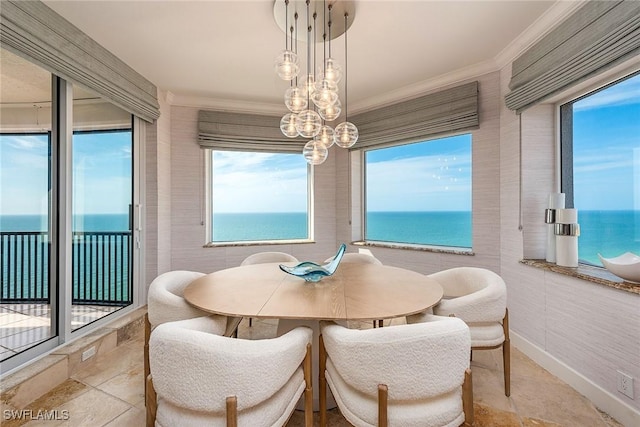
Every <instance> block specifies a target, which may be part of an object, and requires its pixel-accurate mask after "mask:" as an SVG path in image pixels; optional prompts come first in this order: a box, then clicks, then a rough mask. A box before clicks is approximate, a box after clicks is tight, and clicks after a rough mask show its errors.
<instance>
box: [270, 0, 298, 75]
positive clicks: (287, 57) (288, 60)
mask: <svg viewBox="0 0 640 427" xmlns="http://www.w3.org/2000/svg"><path fill="white" fill-rule="evenodd" d="M284 4H285V13H286V17H285V20H286V22H285V28H288V27H289V20H288V18H289V0H284ZM291 44H292V45H293V39H292V40H291ZM275 66H276V73H278V76H279V77H280V78H281V79H282V80H293V79H294V78H296V77H297V76H298V71H299V70H300V66H299V65H298V55H297V54H296V53H295V52H294V51H293V46H292V48H291V49H289V43H288V36H287V31H285V32H284V50H283V51H282V52H280V54H279V55H278V57H277V58H276V64H275Z"/></svg>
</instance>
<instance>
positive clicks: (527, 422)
mask: <svg viewBox="0 0 640 427" xmlns="http://www.w3.org/2000/svg"><path fill="white" fill-rule="evenodd" d="M522 427H562V425H561V424H556V423H553V422H551V421H543V420H536V419H535V418H524V419H523V420H522Z"/></svg>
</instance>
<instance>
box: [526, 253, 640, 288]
mask: <svg viewBox="0 0 640 427" xmlns="http://www.w3.org/2000/svg"><path fill="white" fill-rule="evenodd" d="M520 262H521V263H522V264H525V265H529V266H531V267H535V268H541V269H543V270H547V271H553V272H554V273H559V274H564V275H565V276H571V277H576V278H578V279H582V280H587V281H589V282H593V283H598V284H600V285H604V286H608V287H610V288H616V289H620V290H623V291H627V292H631V293H633V294H637V295H640V284H638V283H632V282H627V281H626V280H624V279H621V278H619V277H618V276H616V275H614V274H613V273H611V272H609V271H607V270H606V269H604V268H601V267H594V266H590V265H585V264H580V265H579V266H578V267H562V266H559V265H557V264H554V263H552V262H547V261H545V260H543V259H523V260H521V261H520Z"/></svg>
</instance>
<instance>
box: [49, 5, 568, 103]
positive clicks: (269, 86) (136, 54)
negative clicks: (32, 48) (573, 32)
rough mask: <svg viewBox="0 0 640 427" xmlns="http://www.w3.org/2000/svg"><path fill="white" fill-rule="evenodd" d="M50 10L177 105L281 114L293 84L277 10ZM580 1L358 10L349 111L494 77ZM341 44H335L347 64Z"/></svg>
mask: <svg viewBox="0 0 640 427" xmlns="http://www.w3.org/2000/svg"><path fill="white" fill-rule="evenodd" d="M277 1H279V2H282V1H283V0H277ZM45 3H46V4H47V5H48V6H49V7H51V8H52V9H54V10H55V11H56V12H57V13H58V14H60V15H62V16H63V17H65V18H66V19H68V20H69V21H71V22H72V23H73V24H74V25H76V26H77V27H79V28H80V29H81V30H82V31H84V32H85V33H86V34H88V35H89V36H91V37H92V38H93V39H94V40H96V41H97V42H98V43H100V44H101V45H103V46H104V47H106V48H107V49H108V50H110V51H111V52H112V53H114V54H115V55H117V56H118V57H120V58H121V59H122V60H123V61H124V62H126V63H127V64H129V65H130V66H131V67H132V68H133V69H135V70H136V71H138V72H139V73H140V74H142V75H143V76H145V77H146V78H147V79H149V80H150V81H152V82H153V83H155V84H156V85H157V86H158V87H159V88H160V89H163V90H166V91H168V92H169V93H170V94H169V97H170V100H171V102H172V103H173V104H178V105H209V106H219V107H221V108H236V109H238V108H239V109H252V110H260V109H269V108H271V109H273V108H274V106H281V105H282V104H281V102H282V96H283V93H284V91H285V89H286V88H287V87H288V83H287V82H284V81H282V80H280V79H279V78H278V77H277V76H276V75H275V73H274V70H273V62H274V58H275V56H276V55H277V53H278V52H279V51H280V50H282V49H283V47H284V46H283V45H284V34H283V33H282V31H281V30H280V29H279V27H278V26H277V24H276V23H275V20H274V18H273V0H256V1H238V0H236V1H188V0H182V1H57V0H56V1H45ZM577 3H579V2H577ZM577 3H576V2H572V1H560V2H553V1H482V0H476V1H457V0H455V1H454V0H450V1H418V0H416V1H401V0H397V1H377V0H358V1H356V2H355V8H356V11H355V19H354V21H353V24H352V26H351V28H350V30H349V32H348V43H349V47H348V49H349V51H348V52H349V58H348V60H349V63H348V65H349V67H348V75H349V79H348V83H349V110H350V111H357V110H358V109H364V108H368V107H369V106H371V105H376V104H377V105H379V104H383V103H387V102H390V101H393V100H396V99H399V98H405V97H410V96H415V95H417V94H419V93H420V92H424V91H426V90H429V89H431V88H433V87H434V86H436V84H438V85H442V84H449V83H454V82H455V81H459V80H462V79H465V78H469V77H471V76H473V75H478V73H483V72H489V71H493V70H496V69H498V68H499V67H501V66H504V65H505V64H506V63H508V61H510V60H512V59H513V56H514V55H515V54H517V53H519V52H520V50H521V49H522V48H523V47H526V45H528V44H530V43H531V42H533V41H534V40H535V39H536V38H538V37H539V36H540V35H541V34H542V33H544V32H546V31H548V30H549V29H550V28H551V27H553V25H555V24H557V22H558V21H559V20H560V18H562V17H564V16H566V14H567V13H569V12H570V11H571V10H574V9H575V8H576V4H577ZM343 37H344V36H341V37H338V38H337V39H335V41H334V42H333V46H332V50H333V56H334V57H336V58H337V59H338V60H339V62H340V63H342V64H344V38H343ZM304 49H306V46H305V45H304V43H301V44H300V45H299V50H300V51H303V52H304ZM319 52H321V50H319ZM303 57H304V55H303ZM276 108H280V109H282V107H276Z"/></svg>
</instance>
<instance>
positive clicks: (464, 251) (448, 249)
mask: <svg viewBox="0 0 640 427" xmlns="http://www.w3.org/2000/svg"><path fill="white" fill-rule="evenodd" d="M463 135H468V136H469V138H470V147H469V159H470V162H471V171H470V174H469V179H470V188H469V190H470V193H469V197H470V203H471V209H470V211H469V212H470V213H471V230H470V236H469V237H470V239H471V246H468V247H466V246H446V245H439V244H435V243H408V242H390V241H381V240H371V239H368V238H367V161H366V153H367V152H368V151H373V150H379V149H386V148H393V147H400V146H405V145H412V144H421V143H425V142H429V141H436V140H441V139H446V138H451V137H456V136H463ZM473 136H474V135H473V130H466V131H460V132H454V133H446V134H440V135H429V136H427V137H425V138H423V139H420V140H418V141H414V142H398V143H393V144H380V145H377V146H372V147H366V148H362V149H361V150H358V151H359V153H360V163H361V167H360V170H361V177H360V179H361V200H360V202H361V206H362V209H361V210H360V221H361V225H360V236H361V240H360V241H358V242H356V243H357V244H361V245H366V246H379V247H390V248H403V249H415V250H423V251H434V252H441V253H453V254H460V255H473V254H474V253H473V218H474V211H473Z"/></svg>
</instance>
